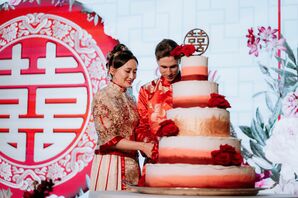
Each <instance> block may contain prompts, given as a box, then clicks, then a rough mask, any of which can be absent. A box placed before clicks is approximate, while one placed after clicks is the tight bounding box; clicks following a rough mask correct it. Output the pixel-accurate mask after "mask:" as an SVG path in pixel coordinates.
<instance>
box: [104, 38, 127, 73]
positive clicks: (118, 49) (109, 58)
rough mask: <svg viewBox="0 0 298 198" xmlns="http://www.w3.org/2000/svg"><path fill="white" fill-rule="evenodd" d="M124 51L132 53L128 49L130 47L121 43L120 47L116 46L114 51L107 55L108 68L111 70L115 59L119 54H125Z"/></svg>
mask: <svg viewBox="0 0 298 198" xmlns="http://www.w3.org/2000/svg"><path fill="white" fill-rule="evenodd" d="M124 51H128V52H130V50H129V49H128V47H126V45H124V44H122V43H119V44H118V45H116V46H115V47H114V48H113V50H112V51H111V52H109V53H108V54H107V64H106V67H107V68H109V67H110V66H111V65H112V63H113V59H114V58H115V57H116V56H117V55H118V54H120V53H121V52H124Z"/></svg>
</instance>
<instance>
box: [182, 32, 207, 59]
mask: <svg viewBox="0 0 298 198" xmlns="http://www.w3.org/2000/svg"><path fill="white" fill-rule="evenodd" d="M184 44H185V45H186V44H191V45H194V46H195V48H196V51H195V53H194V54H193V55H198V56H200V55H202V54H203V53H204V52H205V51H206V50H207V48H208V45H209V37H208V35H207V33H206V32H205V31H204V30H201V29H198V28H195V29H192V30H190V31H189V32H188V33H187V34H186V35H185V38H184Z"/></svg>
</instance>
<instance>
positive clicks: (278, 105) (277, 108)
mask: <svg viewBox="0 0 298 198" xmlns="http://www.w3.org/2000/svg"><path fill="white" fill-rule="evenodd" d="M281 107H282V104H281V98H279V99H278V101H277V102H276V104H275V108H274V110H273V112H272V116H271V117H270V118H269V125H270V126H273V125H274V123H275V122H276V120H277V119H278V116H279V115H280V114H281Z"/></svg>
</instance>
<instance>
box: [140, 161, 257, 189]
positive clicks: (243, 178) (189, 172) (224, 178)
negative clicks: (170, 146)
mask: <svg viewBox="0 0 298 198" xmlns="http://www.w3.org/2000/svg"><path fill="white" fill-rule="evenodd" d="M254 184H255V171H254V169H253V168H252V167H249V166H240V167H239V166H220V165H193V164H147V165H146V176H145V185H146V186H150V187H188V188H192V187H193V188H254Z"/></svg>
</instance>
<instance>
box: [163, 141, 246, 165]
mask: <svg viewBox="0 0 298 198" xmlns="http://www.w3.org/2000/svg"><path fill="white" fill-rule="evenodd" d="M225 144H228V145H230V146H232V147H234V148H235V150H236V152H237V153H239V154H240V140H239V139H236V138H232V137H203V136H172V137H163V138H161V139H160V141H159V149H158V156H159V157H158V162H159V163H188V164H212V162H213V161H212V156H211V152H212V151H214V150H218V149H219V148H220V145H225Z"/></svg>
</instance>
